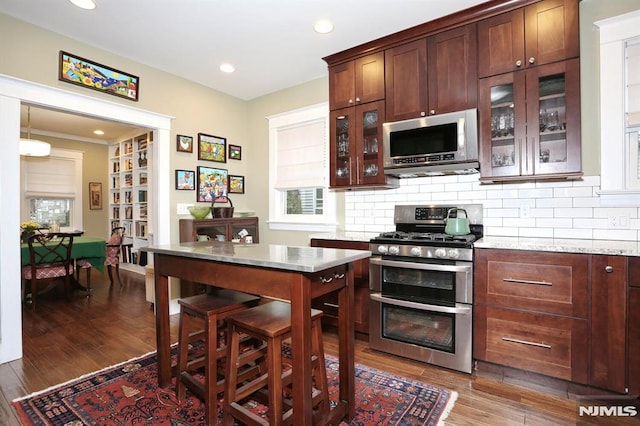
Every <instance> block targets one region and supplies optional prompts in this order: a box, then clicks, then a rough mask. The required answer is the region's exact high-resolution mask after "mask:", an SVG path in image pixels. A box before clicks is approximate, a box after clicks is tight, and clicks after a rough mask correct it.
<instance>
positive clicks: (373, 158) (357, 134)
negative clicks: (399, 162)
mask: <svg viewBox="0 0 640 426" xmlns="http://www.w3.org/2000/svg"><path fill="white" fill-rule="evenodd" d="M383 120H384V101H377V102H369V103H366V104H362V105H358V106H355V107H350V108H344V109H339V110H335V111H332V112H331V143H330V156H331V187H332V188H338V187H356V186H377V185H381V184H385V183H386V182H387V179H386V176H385V175H384V173H383V169H382V123H383Z"/></svg>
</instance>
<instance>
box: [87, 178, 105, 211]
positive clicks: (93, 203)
mask: <svg viewBox="0 0 640 426" xmlns="http://www.w3.org/2000/svg"><path fill="white" fill-rule="evenodd" d="M89 209H90V210H102V183H101V182H89Z"/></svg>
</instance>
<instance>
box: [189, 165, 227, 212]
mask: <svg viewBox="0 0 640 426" xmlns="http://www.w3.org/2000/svg"><path fill="white" fill-rule="evenodd" d="M228 188H229V172H228V171H227V170H226V169H216V168H213V167H205V166H198V195H197V201H198V202H200V203H203V202H204V203H212V202H213V201H216V202H218V203H226V202H227V193H228Z"/></svg>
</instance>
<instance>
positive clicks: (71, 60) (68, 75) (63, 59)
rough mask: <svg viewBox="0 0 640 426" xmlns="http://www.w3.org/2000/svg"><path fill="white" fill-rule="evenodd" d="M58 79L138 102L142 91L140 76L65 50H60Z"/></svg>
mask: <svg viewBox="0 0 640 426" xmlns="http://www.w3.org/2000/svg"><path fill="white" fill-rule="evenodd" d="M58 80H60V81H64V82H65V83H70V84H75V85H76V86H82V87H86V88H87V89H92V90H96V91H98V92H102V93H107V94H109V95H113V96H118V97H120V98H125V99H129V100H131V101H136V102H137V101H138V94H139V93H140V77H138V76H137V75H133V74H131V73H128V72H124V71H120V70H118V69H115V68H112V67H108V66H106V65H102V64H100V63H98V62H95V61H92V60H90V59H85V58H82V57H80V56H78V55H74V54H71V53H68V52H65V51H63V50H61V51H60V59H59V63H58Z"/></svg>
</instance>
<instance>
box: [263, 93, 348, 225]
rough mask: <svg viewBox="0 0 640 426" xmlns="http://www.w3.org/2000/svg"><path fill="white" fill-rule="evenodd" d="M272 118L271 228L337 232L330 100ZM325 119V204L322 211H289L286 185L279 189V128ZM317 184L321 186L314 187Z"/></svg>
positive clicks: (270, 161) (270, 138)
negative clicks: (331, 186)
mask: <svg viewBox="0 0 640 426" xmlns="http://www.w3.org/2000/svg"><path fill="white" fill-rule="evenodd" d="M267 120H268V121H269V189H270V190H269V220H268V221H267V222H268V224H269V229H271V230H287V231H313V232H335V230H336V228H337V222H336V217H337V215H336V197H335V194H334V193H333V192H331V191H329V185H328V182H329V179H328V176H329V170H328V169H329V104H328V103H327V102H323V103H320V104H316V105H311V106H308V107H303V108H299V109H296V110H293V111H287V112H284V113H280V114H275V115H271V116H268V117H267ZM318 120H322V121H323V122H324V125H325V129H326V132H325V141H324V159H325V160H324V179H323V180H324V183H323V185H322V190H323V194H324V206H323V214H322V215H309V214H299V215H291V214H286V204H287V196H286V191H287V190H286V189H281V190H280V189H276V188H275V187H276V181H277V154H278V146H277V143H278V130H279V129H281V128H285V127H289V126H292V125H296V124H301V123H304V122H311V121H313V122H317V121H318ZM314 188H317V187H314Z"/></svg>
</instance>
